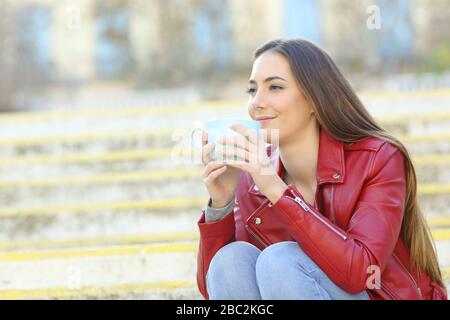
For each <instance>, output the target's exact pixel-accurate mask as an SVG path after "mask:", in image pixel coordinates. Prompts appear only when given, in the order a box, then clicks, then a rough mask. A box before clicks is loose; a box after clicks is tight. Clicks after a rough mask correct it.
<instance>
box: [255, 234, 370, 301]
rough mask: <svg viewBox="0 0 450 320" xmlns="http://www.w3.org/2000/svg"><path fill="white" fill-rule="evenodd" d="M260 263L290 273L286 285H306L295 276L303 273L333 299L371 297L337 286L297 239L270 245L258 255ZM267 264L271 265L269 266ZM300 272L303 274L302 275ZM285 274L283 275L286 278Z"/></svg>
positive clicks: (367, 298)
mask: <svg viewBox="0 0 450 320" xmlns="http://www.w3.org/2000/svg"><path fill="white" fill-rule="evenodd" d="M259 264H262V265H265V269H266V270H270V271H268V272H273V273H277V272H278V273H283V274H284V275H289V278H290V279H286V280H287V283H286V285H294V286H295V285H297V286H298V285H304V283H305V282H304V281H296V279H293V278H295V277H298V279H300V278H301V279H304V277H303V275H306V276H308V277H309V278H311V279H312V280H314V281H315V282H316V283H317V284H318V285H319V286H320V287H321V288H323V289H324V290H325V292H326V293H328V295H329V297H330V298H331V299H338V300H341V299H351V300H355V299H356V300H360V299H361V300H369V299H370V298H369V295H368V294H367V292H366V291H363V292H361V293H358V294H350V293H348V292H346V291H345V290H343V289H342V288H340V287H339V286H337V285H336V284H335V283H334V282H333V281H332V280H331V279H330V278H328V276H327V275H326V273H325V272H323V271H322V269H320V267H319V266H318V265H317V264H316V263H315V262H314V261H313V260H312V259H311V258H310V257H309V256H308V255H307V254H306V253H305V252H304V251H303V250H302V249H301V247H300V246H299V245H298V243H297V242H295V241H283V242H279V243H276V244H274V245H272V246H269V247H268V248H266V249H265V250H264V251H263V252H262V253H261V255H260V256H259V257H258V262H257V265H259ZM267 265H270V266H271V267H270V268H267ZM257 269H258V268H257ZM261 269H262V268H261ZM299 273H301V274H302V276H301V277H300V276H299ZM283 274H281V277H282V278H284V279H285V278H286V277H284V275H283ZM299 289H301V288H299ZM322 293H323V292H322Z"/></svg>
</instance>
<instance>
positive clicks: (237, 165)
mask: <svg viewBox="0 0 450 320" xmlns="http://www.w3.org/2000/svg"><path fill="white" fill-rule="evenodd" d="M225 164H226V165H227V166H228V167H233V168H238V169H241V170H244V171H247V172H250V169H251V168H250V165H249V164H248V163H247V162H245V161H239V160H226V161H225Z"/></svg>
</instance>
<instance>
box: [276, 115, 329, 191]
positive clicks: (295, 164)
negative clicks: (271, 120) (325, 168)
mask: <svg viewBox="0 0 450 320" xmlns="http://www.w3.org/2000/svg"><path fill="white" fill-rule="evenodd" d="M288 140H289V141H285V142H283V143H282V144H281V143H280V147H279V150H280V158H281V161H282V162H283V166H284V168H285V169H286V173H285V174H286V175H287V176H288V177H289V178H290V180H292V181H293V182H294V183H299V184H301V185H305V186H311V185H315V183H316V176H317V159H318V153H319V140H320V130H319V124H318V123H317V121H312V122H311V126H309V127H307V128H305V130H304V131H302V132H299V133H298V134H297V135H295V136H292V137H289V139H288Z"/></svg>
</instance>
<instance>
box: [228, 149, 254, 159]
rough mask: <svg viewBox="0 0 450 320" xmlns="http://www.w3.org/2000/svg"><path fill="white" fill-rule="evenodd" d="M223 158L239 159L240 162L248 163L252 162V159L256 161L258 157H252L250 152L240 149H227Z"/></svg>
mask: <svg viewBox="0 0 450 320" xmlns="http://www.w3.org/2000/svg"><path fill="white" fill-rule="evenodd" d="M223 156H224V158H230V157H232V158H234V157H238V158H239V159H240V160H243V161H246V162H250V161H251V160H252V159H256V157H252V154H251V153H250V152H248V151H247V150H244V149H242V148H238V147H233V148H225V149H224V151H223Z"/></svg>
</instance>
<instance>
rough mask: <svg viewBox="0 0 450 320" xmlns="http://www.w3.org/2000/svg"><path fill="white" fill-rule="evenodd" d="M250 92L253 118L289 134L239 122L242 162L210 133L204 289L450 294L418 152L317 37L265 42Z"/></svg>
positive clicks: (255, 293)
mask: <svg viewBox="0 0 450 320" xmlns="http://www.w3.org/2000/svg"><path fill="white" fill-rule="evenodd" d="M248 93H249V101H248V112H249V115H250V117H251V118H252V119H254V120H259V121H261V125H262V128H263V129H268V130H270V129H272V130H278V134H279V136H278V139H272V138H270V137H268V138H267V139H266V140H264V139H263V138H262V136H261V135H260V136H258V137H257V136H255V135H254V133H252V132H251V131H247V130H246V129H245V128H243V127H240V126H233V129H234V130H235V131H237V132H239V133H241V134H242V136H241V139H234V140H231V139H229V138H226V139H223V140H222V141H219V143H222V144H224V145H234V146H235V148H234V149H233V150H230V148H228V149H227V150H229V151H228V152H227V153H226V156H233V157H234V158H233V159H238V160H233V161H224V160H216V161H211V159H210V157H209V153H210V152H211V151H212V150H213V149H214V147H215V146H214V144H212V143H207V134H206V133H204V134H203V149H202V162H203V164H204V165H205V168H204V171H203V181H204V183H205V185H206V188H207V190H208V192H209V195H210V200H209V203H208V205H207V206H206V207H205V209H204V210H203V212H202V215H201V217H200V220H199V221H198V226H199V229H200V245H199V254H198V272H197V283H198V287H199V290H200V292H201V293H202V295H203V296H204V297H205V298H206V299H359V300H365V299H366V300H367V299H447V293H446V290H445V287H444V285H443V282H442V276H441V272H440V269H439V265H438V260H437V256H436V252H435V249H434V246H433V242H432V239H431V235H430V232H429V229H428V227H427V225H426V222H425V220H424V218H423V216H422V214H421V211H420V208H419V206H418V202H417V195H416V189H417V181H416V174H415V171H414V168H413V165H412V163H411V159H410V156H409V154H408V151H407V150H406V149H405V147H404V146H403V145H402V143H401V142H400V141H398V140H397V139H395V138H394V137H392V136H391V135H389V134H388V133H387V132H386V131H384V130H383V129H382V128H381V127H380V126H379V125H378V124H377V123H376V122H375V121H374V120H373V118H372V117H371V116H370V114H369V113H368V112H367V110H366V109H365V107H364V106H363V104H362V103H361V101H360V100H359V99H358V97H357V96H356V94H355V92H354V91H353V90H352V88H351V86H350V85H349V83H348V82H347V81H346V80H345V78H344V77H343V76H342V74H341V73H340V71H339V70H338V68H337V67H336V65H335V64H334V62H333V61H332V60H331V58H330V57H329V56H328V55H327V53H325V52H324V51H323V50H321V49H320V48H318V47H317V46H315V45H314V44H312V43H310V42H308V41H305V40H274V41H270V42H268V43H266V44H264V45H262V46H261V47H260V48H258V49H257V50H256V52H255V60H254V63H253V69H252V74H251V77H250V81H249V88H248ZM263 119H265V120H263ZM272 140H274V141H272ZM265 142H268V143H270V147H269V148H267V150H266V149H265V147H263V146H264V145H265ZM261 150H262V151H261ZM236 157H237V158H236Z"/></svg>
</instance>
